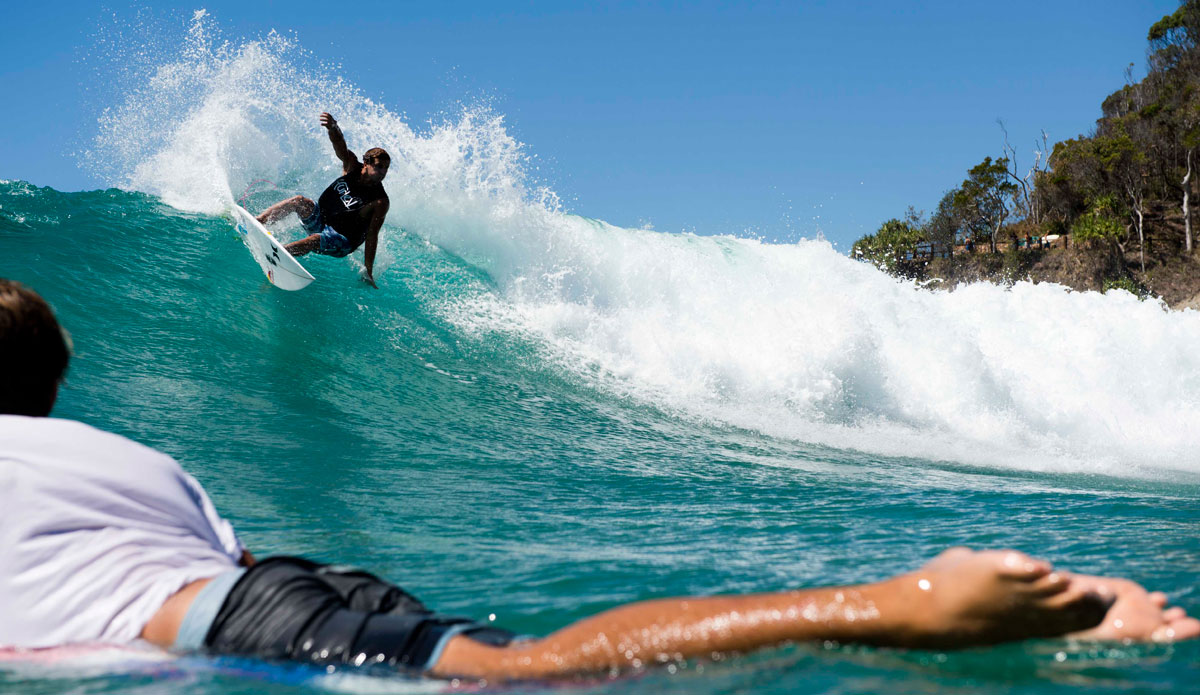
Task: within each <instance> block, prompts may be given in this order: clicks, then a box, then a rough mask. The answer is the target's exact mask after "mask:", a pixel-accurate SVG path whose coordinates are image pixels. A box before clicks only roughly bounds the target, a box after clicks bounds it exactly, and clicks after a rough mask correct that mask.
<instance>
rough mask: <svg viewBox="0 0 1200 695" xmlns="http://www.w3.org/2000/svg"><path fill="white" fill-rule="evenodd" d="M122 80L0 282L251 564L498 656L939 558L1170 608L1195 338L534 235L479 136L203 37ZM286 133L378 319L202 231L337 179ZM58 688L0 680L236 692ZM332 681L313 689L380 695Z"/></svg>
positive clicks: (985, 668) (891, 668) (1115, 661)
mask: <svg viewBox="0 0 1200 695" xmlns="http://www.w3.org/2000/svg"><path fill="white" fill-rule="evenodd" d="M143 59H144V61H145V62H144V64H143V65H142V66H141V67H142V70H141V71H140V72H138V71H134V72H131V73H130V74H131V75H136V76H137V79H136V80H133V81H131V82H130V84H128V85H126V89H125V97H124V99H123V100H122V101H121V102H119V103H116V104H113V105H112V106H111V107H110V108H109V109H108V110H107V111H106V112H105V113H104V115H103V116H102V118H101V120H100V123H99V134H98V136H97V137H96V139H95V142H94V143H93V144H92V146H91V147H90V149H89V151H88V152H87V153H86V155H85V156H84V158H83V160H84V161H83V163H82V164H83V166H85V167H87V168H89V169H90V170H91V171H93V172H95V173H96V174H97V175H98V176H101V177H103V178H104V179H105V180H106V181H108V182H109V183H110V185H111V186H112V188H110V189H108V190H104V191H91V192H80V193H63V192H59V191H54V190H52V189H48V188H39V187H37V186H34V185H31V184H29V183H25V182H23V181H19V180H9V181H3V182H0V276H4V277H11V278H13V279H16V280H20V281H22V282H25V283H27V284H29V285H30V286H32V287H34V288H35V289H37V290H38V291H39V292H42V293H43V294H44V295H45V296H46V297H47V298H48V299H49V300H50V301H51V303H52V304H53V305H54V306H55V308H56V310H57V311H58V312H59V315H60V317H61V318H62V320H63V323H64V325H65V326H66V328H67V329H68V330H70V331H71V333H72V335H73V338H74V341H75V346H76V357H75V361H74V363H73V366H72V371H71V373H70V375H69V379H68V383H67V387H66V388H65V389H64V392H63V396H62V399H61V405H60V407H59V410H58V413H57V414H58V415H59V416H61V417H71V418H75V419H80V420H83V421H85V422H88V423H90V424H93V425H96V426H98V427H102V428H104V429H109V430H112V431H116V432H118V433H121V434H124V435H126V436H130V437H133V438H135V439H137V440H138V441H142V442H144V443H147V444H150V445H152V446H156V447H158V448H161V449H163V450H165V451H167V452H168V453H170V454H172V455H173V456H176V457H177V458H179V459H180V461H181V462H183V464H184V465H185V467H186V468H187V469H188V470H189V471H190V472H192V473H193V474H194V475H196V476H197V477H198V478H199V479H200V480H201V481H202V482H203V483H204V485H205V487H206V488H208V489H209V490H210V491H211V492H212V494H213V497H214V499H215V501H216V502H217V505H218V507H219V508H221V510H222V512H223V513H224V514H225V515H226V516H227V517H229V518H230V519H231V520H232V521H233V523H234V525H235V527H236V528H237V529H238V530H239V532H240V533H241V534H242V535H243V537H244V539H245V540H247V543H248V545H249V546H250V547H252V548H253V549H255V550H256V552H257V551H260V550H261V551H262V552H264V553H291V554H302V555H310V556H314V557H318V558H321V559H325V560H328V561H334V560H337V561H346V562H352V563H356V564H360V565H362V566H365V567H369V568H372V569H373V570H375V571H378V572H379V573H381V574H385V575H387V576H390V577H396V578H398V579H399V580H400V581H401V583H402V584H404V585H405V586H406V587H408V588H410V589H411V590H413V591H414V592H415V593H417V594H418V595H419V596H421V598H422V599H423V600H425V601H426V602H427V603H430V604H431V605H435V606H437V607H438V608H440V609H443V610H447V611H451V612H453V611H458V612H461V613H464V614H468V615H476V616H489V615H492V614H497V613H498V614H499V616H498V617H497V620H498V621H500V622H505V624H506V626H512V627H514V628H515V629H517V630H518V631H528V632H531V633H539V632H545V631H547V630H550V629H553V628H555V627H558V626H560V625H562V624H563V623H564V622H565V621H566V620H568V619H574V618H578V617H582V616H584V615H588V614H590V613H592V612H594V611H595V610H598V609H602V608H605V607H608V606H611V605H614V604H615V603H618V602H621V601H627V600H634V599H639V598H650V597H654V596H662V595H675V594H682V593H716V592H725V591H756V590H772V589H778V588H783V587H788V586H813V585H819V584H826V583H830V582H859V581H867V580H870V579H875V578H879V577H882V576H887V575H888V574H890V573H894V572H898V571H903V570H905V569H908V568H911V567H912V566H914V565H915V564H916V563H918V562H920V561H921V560H923V559H925V558H927V557H929V556H930V555H932V554H933V553H935V552H937V551H938V550H940V549H942V548H944V547H946V546H948V545H951V544H956V543H965V544H971V545H976V546H980V545H987V546H996V545H1007V546H1016V547H1020V548H1022V549H1023V550H1027V551H1030V552H1033V553H1035V554H1040V555H1046V556H1048V557H1051V558H1052V559H1054V561H1055V562H1061V563H1062V564H1063V565H1064V566H1071V567H1078V568H1080V569H1084V570H1088V571H1092V572H1109V573H1117V574H1122V575H1127V576H1133V577H1134V578H1135V579H1139V580H1141V581H1144V582H1146V583H1147V584H1153V585H1154V587H1153V588H1161V589H1164V590H1166V591H1167V592H1168V593H1169V594H1170V595H1171V598H1172V600H1173V601H1175V602H1178V603H1179V604H1180V605H1183V606H1184V607H1186V608H1188V609H1189V611H1190V612H1193V613H1194V612H1196V611H1197V609H1198V608H1200V604H1197V601H1198V600H1200V593H1198V592H1197V590H1196V586H1195V578H1196V574H1197V572H1198V571H1200V555H1198V554H1197V547H1200V543H1198V541H1200V457H1197V455H1196V451H1197V450H1200V396H1198V394H1200V350H1197V346H1200V314H1198V313H1196V312H1193V311H1182V312H1176V311H1169V310H1167V309H1166V307H1165V306H1164V305H1162V304H1161V303H1159V302H1156V301H1153V300H1150V301H1139V300H1138V298H1136V297H1134V296H1133V295H1130V294H1128V293H1125V292H1121V291H1113V292H1109V293H1107V294H1098V293H1081V292H1072V291H1070V290H1068V289H1067V288H1064V287H1060V286H1054V285H1047V284H1039V285H1034V284H1031V283H1025V282H1018V283H1016V284H1015V285H1013V286H1011V287H999V286H995V285H990V284H985V283H979V284H974V285H969V286H964V287H960V288H958V289H956V290H954V291H932V290H929V289H927V288H924V287H921V286H919V285H917V284H915V283H912V282H908V281H904V280H899V279H896V278H893V277H890V276H888V275H887V274H885V273H883V272H881V271H879V270H878V269H876V268H874V267H873V266H871V265H869V264H865V263H861V262H858V261H854V260H852V259H849V258H847V257H846V256H844V255H842V254H840V253H838V252H837V251H836V250H835V249H834V248H833V247H832V246H831V245H830V244H829V243H828V242H827V241H825V240H823V239H808V240H801V241H799V242H796V243H790V244H781V243H769V242H767V241H764V240H761V239H756V238H746V237H742V236H736V235H730V236H712V237H702V236H696V235H692V234H685V233H670V232H663V231H655V230H650V229H630V228H622V227H618V226H614V225H611V224H608V223H606V222H604V221H603V220H602V219H599V217H602V216H603V211H582V212H586V213H588V214H589V215H595V216H596V217H585V216H582V215H581V214H577V212H576V211H570V210H568V209H566V207H565V206H564V205H563V203H562V202H561V201H560V199H559V197H558V196H557V195H556V194H555V193H554V191H553V190H552V189H551V188H550V187H549V186H548V185H546V184H545V183H544V182H542V181H540V180H539V179H538V178H537V176H536V167H535V166H534V161H535V160H534V156H533V154H532V153H531V152H530V148H529V147H527V146H525V145H523V144H522V143H520V142H518V141H517V140H516V139H515V138H514V137H513V136H512V135H511V134H510V133H509V132H508V130H507V128H506V121H505V118H504V115H503V114H501V113H498V112H497V111H496V110H495V109H494V108H492V107H489V106H488V105H478V104H476V105H467V106H464V107H462V108H461V109H460V110H458V111H456V112H454V113H452V114H450V115H448V116H447V117H445V118H444V119H441V120H438V121H434V122H431V123H429V124H424V125H422V126H420V127H414V126H413V124H411V123H410V122H409V121H408V120H407V119H406V117H405V116H404V115H403V114H402V113H400V112H397V111H395V110H391V109H389V108H387V107H385V106H383V105H381V103H379V102H378V101H377V100H374V99H372V98H370V97H368V96H367V95H364V94H363V93H362V92H361V91H360V90H358V89H357V88H356V87H355V86H354V84H353V82H352V81H351V80H350V79H349V78H348V77H346V76H341V75H339V74H338V73H337V71H336V70H334V69H332V68H324V67H321V66H314V65H313V61H312V59H311V56H310V55H309V54H307V53H306V52H305V51H304V50H303V49H302V47H300V46H299V45H297V43H296V42H295V41H294V40H293V39H289V38H286V37H285V36H282V35H278V34H270V35H268V36H266V37H260V38H255V39H241V38H232V39H231V38H227V37H223V36H220V34H219V32H218V31H217V30H216V29H214V28H213V25H212V23H211V21H210V19H209V18H208V17H206V16H205V14H204V13H203V12H200V13H197V16H196V18H195V19H194V21H193V22H192V24H191V25H190V28H189V29H188V31H187V32H186V35H185V36H183V37H182V38H181V40H180V42H179V46H178V48H177V50H174V51H172V52H170V53H168V54H163V55H158V54H154V55H150V56H148V57H144V58H143ZM114 79H116V78H115V77H114ZM322 111H328V112H330V113H332V114H334V116H335V117H336V118H337V119H338V121H339V122H340V123H341V124H342V127H343V130H344V131H345V134H346V137H347V140H348V144H349V147H350V149H351V150H354V151H355V152H359V153H361V152H363V151H364V150H365V149H367V148H369V147H376V146H378V147H383V148H385V149H387V150H388V152H389V153H390V154H391V157H392V164H391V167H390V169H389V172H388V176H387V178H386V180H385V181H384V185H385V187H386V189H387V192H388V195H389V197H390V199H391V212H390V214H389V217H388V221H387V224H386V225H385V227H384V230H383V232H382V234H381V241H380V249H379V253H378V256H377V259H376V272H375V275H376V278H377V279H378V281H379V285H380V287H381V289H380V290H379V291H377V292H376V291H374V290H372V289H370V288H368V287H367V286H366V285H365V284H363V283H362V282H361V281H360V280H359V273H360V270H361V253H356V254H354V255H353V256H351V257H350V258H347V259H341V260H338V259H331V258H322V257H317V256H308V257H306V258H304V259H303V262H304V264H305V266H306V267H307V268H308V269H309V270H310V272H312V273H313V274H314V275H315V276H316V277H317V281H316V282H315V283H314V284H313V285H311V286H310V287H309V288H307V289H305V290H303V291H301V292H298V293H285V292H281V291H279V290H276V289H274V288H272V287H270V285H268V284H267V283H266V281H265V279H264V278H263V277H262V275H261V273H260V272H259V270H258V269H257V267H256V266H255V264H254V262H253V261H252V260H251V258H250V255H249V253H248V252H247V251H246V250H245V249H244V248H243V247H242V246H241V244H240V241H239V240H238V238H237V236H236V234H235V233H234V232H233V228H232V225H231V223H230V221H229V219H228V218H227V217H226V214H227V211H228V210H229V208H230V206H231V204H232V203H234V202H241V203H242V204H243V205H245V206H246V207H247V208H249V209H251V210H252V211H254V212H260V211H261V210H262V209H265V208H266V207H267V206H268V205H270V204H272V203H274V202H276V201H278V200H279V199H282V198H284V197H290V196H292V195H297V194H302V195H306V196H309V197H313V198H315V197H316V196H317V195H318V194H319V193H320V191H321V190H323V189H324V187H325V186H327V185H328V183H329V182H330V181H331V180H333V179H334V178H336V177H337V176H338V175H340V173H341V172H340V167H339V163H338V162H337V160H336V158H335V157H334V156H333V154H332V150H331V148H330V146H329V142H328V139H327V137H326V135H325V132H324V131H323V130H322V129H321V128H320V127H319V125H318V122H317V114H319V113H320V112H322ZM274 229H275V233H276V234H277V235H278V236H279V237H281V238H282V239H285V240H288V241H290V240H293V239H295V238H299V236H300V235H301V233H302V232H301V229H300V227H299V225H298V223H296V221H295V220H291V221H287V222H281V223H279V224H277V225H275V227H274ZM167 258H169V259H171V262H170V263H163V262H162V261H163V259H167ZM498 606H499V607H498ZM1197 656H1198V652H1197V648H1196V647H1195V645H1180V646H1177V647H1161V646H1121V647H1112V648H1082V647H1080V648H1076V647H1064V646H1063V645H1061V644H1056V643H1049V644H1044V643H1043V644H1033V645H1016V646H1010V647H1004V648H997V649H990V650H977V651H975V652H970V653H957V654H950V655H946V654H924V653H921V654H896V653H891V652H887V651H886V650H857V649H845V648H841V647H838V646H836V645H825V646H823V647H812V648H810V647H805V646H801V647H789V648H785V649H782V650H777V651H774V652H770V653H768V654H767V655H765V656H764V655H758V656H748V657H739V658H737V659H731V660H729V661H726V662H722V663H715V664H707V665H705V664H693V665H690V666H688V667H686V668H683V669H682V670H681V671H680V673H676V672H675V671H672V672H671V673H669V674H668V673H666V672H652V673H650V674H647V675H646V676H645V678H644V679H641V680H638V679H635V680H633V681H629V680H620V681H616V682H611V683H605V682H600V683H594V684H590V685H585V686H584V687H586V688H589V689H590V688H593V687H594V688H602V689H606V690H608V689H615V690H628V691H632V692H662V691H664V690H676V689H677V690H681V691H687V692H713V693H716V692H727V691H729V690H730V689H734V690H743V689H745V690H749V691H752V692H795V691H796V690H797V689H802V690H810V691H821V692H854V691H861V690H863V689H867V690H873V691H878V692H909V691H912V690H922V691H927V690H930V689H943V690H944V689H953V688H958V687H966V686H967V684H970V687H971V688H972V689H973V690H976V691H979V690H982V691H986V692H1013V691H1022V692H1024V691H1028V692H1039V693H1040V692H1055V691H1057V690H1059V689H1065V688H1068V687H1075V686H1076V685H1077V684H1079V683H1081V682H1082V683H1085V684H1086V686H1087V687H1088V688H1089V689H1090V690H1094V691H1103V692H1126V691H1138V690H1144V689H1147V688H1158V687H1161V688H1165V689H1173V690H1178V689H1180V688H1182V687H1183V686H1184V684H1186V683H1188V682H1192V683H1195V682H1197V679H1200V671H1198V668H1200V667H1198V666H1197ZM88 668H89V670H88V671H87V672H86V673H79V672H56V671H53V670H51V671H50V672H47V671H46V670H45V669H41V670H38V671H37V672H36V673H32V674H31V673H29V672H27V671H6V670H5V669H4V668H2V667H0V692H18V691H26V690H28V689H30V688H32V689H38V690H42V691H46V692H50V691H54V690H55V689H56V688H60V687H69V688H71V689H73V690H75V691H78V692H92V691H106V692H108V691H112V690H118V691H126V690H128V691H131V692H132V691H134V690H138V685H137V684H138V683H139V682H140V681H139V680H138V679H139V678H140V677H142V676H145V675H146V674H147V673H149V674H150V675H153V676H155V678H152V679H151V682H152V683H155V682H157V683H160V684H161V683H162V680H161V678H159V677H160V676H164V677H167V678H169V679H173V681H174V682H176V684H177V685H179V686H180V687H182V688H184V689H185V690H188V691H191V692H202V693H226V692H235V691H238V690H239V689H243V688H244V687H246V683H245V682H244V681H243V680H239V678H241V677H240V676H237V675H236V674H235V675H231V673H230V671H231V669H230V668H216V669H215V670H214V668H213V666H212V664H207V665H203V666H201V665H198V664H191V665H188V664H182V665H181V664H178V663H175V662H172V664H171V665H170V666H169V667H162V666H154V667H153V668H150V667H146V666H138V667H134V668H128V667H119V668H118V667H114V668H112V669H108V670H104V669H102V670H101V673H100V674H99V675H98V674H97V672H96V671H95V668H94V664H89V666H88ZM164 668H165V670H164ZM238 668H240V669H242V673H243V676H244V674H245V673H247V672H249V673H251V674H252V675H251V678H254V679H259V680H258V681H256V682H260V681H263V679H265V684H264V687H265V685H266V684H269V685H270V687H272V688H276V689H278V690H279V691H280V692H284V691H288V692H290V691H291V690H290V688H293V687H299V688H310V687H314V685H313V682H310V681H307V680H305V681H303V682H302V683H301V684H300V685H296V683H295V682H294V681H295V679H290V680H289V679H282V681H281V680H280V679H279V678H278V674H272V673H268V674H266V675H262V674H261V673H259V671H260V670H261V669H258V670H256V669H255V668H252V667H245V666H244V665H242V666H238V667H236V668H234V669H232V670H235V671H236V670H237V669H238ZM147 669H150V670H147ZM255 674H257V675H255ZM335 675H337V678H338V679H337V680H325V681H321V682H320V683H319V684H317V685H316V686H315V687H319V688H321V689H332V690H343V691H353V692H378V691H380V690H381V689H382V690H383V691H387V690H389V689H391V690H399V691H402V692H411V691H413V688H417V687H418V686H417V685H414V684H412V683H402V684H397V683H394V682H392V680H389V679H386V678H385V679H366V680H363V679H355V678H352V677H350V676H348V675H346V674H335ZM1081 679H1082V680H1081ZM380 681H382V682H380ZM427 685H428V684H419V687H420V688H426V687H427ZM152 690H154V689H153V688H152ZM154 691H156V690H154Z"/></svg>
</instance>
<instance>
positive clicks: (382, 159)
mask: <svg viewBox="0 0 1200 695" xmlns="http://www.w3.org/2000/svg"><path fill="white" fill-rule="evenodd" d="M363 161H364V162H369V163H371V164H379V165H382V166H385V167H386V166H389V165H390V164H391V163H392V155H390V154H388V153H387V150H385V149H383V148H382V147H372V148H371V149H369V150H367V151H366V152H363Z"/></svg>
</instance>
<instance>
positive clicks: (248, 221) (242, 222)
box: [233, 203, 316, 290]
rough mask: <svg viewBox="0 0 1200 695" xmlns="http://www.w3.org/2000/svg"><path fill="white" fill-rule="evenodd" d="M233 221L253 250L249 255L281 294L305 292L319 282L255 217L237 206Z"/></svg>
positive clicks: (234, 208) (247, 244) (248, 246)
mask: <svg viewBox="0 0 1200 695" xmlns="http://www.w3.org/2000/svg"><path fill="white" fill-rule="evenodd" d="M233 221H234V224H235V226H236V227H237V231H238V234H239V235H241V237H242V241H243V242H245V244H246V248H248V249H250V254H251V255H252V256H254V260H255V261H257V262H258V265H259V267H260V268H262V271H263V273H264V274H265V275H266V276H267V279H268V280H270V281H271V284H272V285H275V286H276V287H278V288H279V289H281V290H302V289H304V288H305V287H308V284H309V283H310V282H312V281H313V280H315V279H316V278H314V277H313V276H312V275H311V274H309V272H308V271H307V270H305V269H304V266H302V265H300V262H299V261H297V260H296V259H295V258H294V257H293V256H292V254H290V253H288V250H287V249H285V248H284V247H283V244H280V243H279V242H278V241H276V240H275V237H273V236H271V233H270V232H268V231H267V228H266V227H264V226H263V225H262V223H261V222H259V221H258V220H257V219H256V218H255V217H254V215H251V214H250V213H249V212H248V211H247V210H246V209H245V208H243V207H242V206H240V205H237V204H236V203H235V204H234V206H233Z"/></svg>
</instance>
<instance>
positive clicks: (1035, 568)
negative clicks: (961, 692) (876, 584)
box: [891, 548, 1112, 648]
mask: <svg viewBox="0 0 1200 695" xmlns="http://www.w3.org/2000/svg"><path fill="white" fill-rule="evenodd" d="M891 581H894V582H898V583H899V586H900V590H899V592H898V595H897V598H898V599H899V600H898V604H897V610H898V611H899V612H900V613H901V614H903V613H905V612H907V613H908V615H907V620H906V621H904V622H905V623H906V627H905V631H906V632H908V635H907V636H906V637H905V638H904V639H903V640H902V641H903V642H905V643H908V644H909V646H914V647H932V648H955V647H965V646H971V645H980V644H993V643H996V642H1006V641H1010V640H1020V639H1030V638H1036V637H1057V636H1061V635H1065V634H1067V633H1070V632H1075V631H1079V630H1084V629H1087V628H1091V627H1094V626H1096V625H1097V624H1098V623H1100V621H1101V619H1102V618H1103V617H1104V613H1105V610H1106V609H1107V608H1108V606H1109V604H1110V603H1111V601H1112V596H1111V595H1108V596H1106V595H1104V594H1103V593H1102V592H1100V591H1098V590H1097V589H1096V587H1095V586H1094V585H1091V584H1087V583H1083V582H1077V581H1075V579H1074V577H1073V576H1072V575H1071V574H1069V573H1067V572H1061V571H1055V570H1054V569H1053V568H1052V567H1051V566H1050V564H1049V563H1047V562H1045V561H1043V560H1035V559H1034V558H1031V557H1029V556H1028V555H1026V554H1024V553H1021V552H1017V551H1015V550H984V551H978V552H976V551H972V550H968V549H967V548H951V549H950V550H947V551H945V552H943V553H942V554H940V555H938V556H937V557H936V558H934V559H933V560H930V561H929V562H928V563H926V564H925V566H923V567H921V568H920V569H919V570H917V571H916V572H912V573H910V574H906V575H902V576H900V577H897V578H896V579H894V580H891Z"/></svg>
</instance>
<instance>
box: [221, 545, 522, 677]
mask: <svg viewBox="0 0 1200 695" xmlns="http://www.w3.org/2000/svg"><path fill="white" fill-rule="evenodd" d="M460 634H461V635H466V636H468V637H470V638H471V639H474V640H477V641H479V642H483V643H485V644H492V645H498V646H502V645H507V644H508V643H509V642H511V641H512V640H513V639H514V637H515V635H513V633H511V632H508V631H507V630H501V629H499V628H494V627H491V626H489V625H486V624H481V623H478V622H475V621H473V620H471V619H469V618H457V617H450V616H444V615H439V614H437V613H434V612H433V611H430V610H429V609H427V608H426V607H425V606H424V605H423V604H422V603H421V602H420V601H418V600H417V599H415V598H413V597H412V596H411V595H409V594H408V593H407V592H405V591H404V590H403V589H401V588H399V587H397V586H395V585H392V584H389V583H388V582H385V581H383V580H381V579H379V578H378V577H375V576H373V575H371V574H367V573H366V572H362V571H359V570H354V569H350V568H345V567H338V566H334V565H321V564H318V563H315V562H310V561H308V560H304V559H302V558H294V557H272V558H266V559H264V560H261V561H259V562H258V563H256V564H255V565H254V566H253V567H251V568H249V569H248V570H246V571H245V573H244V574H242V576H241V577H240V578H239V579H238V580H237V583H236V584H234V585H233V587H232V589H230V590H229V594H228V595H227V596H226V598H225V601H224V603H222V604H221V608H220V610H219V611H218V612H217V614H216V616H215V617H214V618H213V621H212V624H211V626H210V627H209V628H208V632H207V634H206V635H205V636H204V648H205V649H206V650H207V651H209V652H213V653H218V654H232V655H244V656H253V657H258V658H263V659H285V660H289V661H301V662H307V663H313V664H345V665H353V666H369V665H374V664H380V665H387V666H390V667H392V668H396V669H403V670H412V671H415V672H424V671H427V670H428V669H429V668H430V667H432V666H433V665H434V664H435V663H436V662H437V660H438V658H439V657H440V656H441V651H442V649H443V648H444V647H445V644H446V643H447V642H448V641H449V640H450V638H451V637H453V636H455V635H460Z"/></svg>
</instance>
